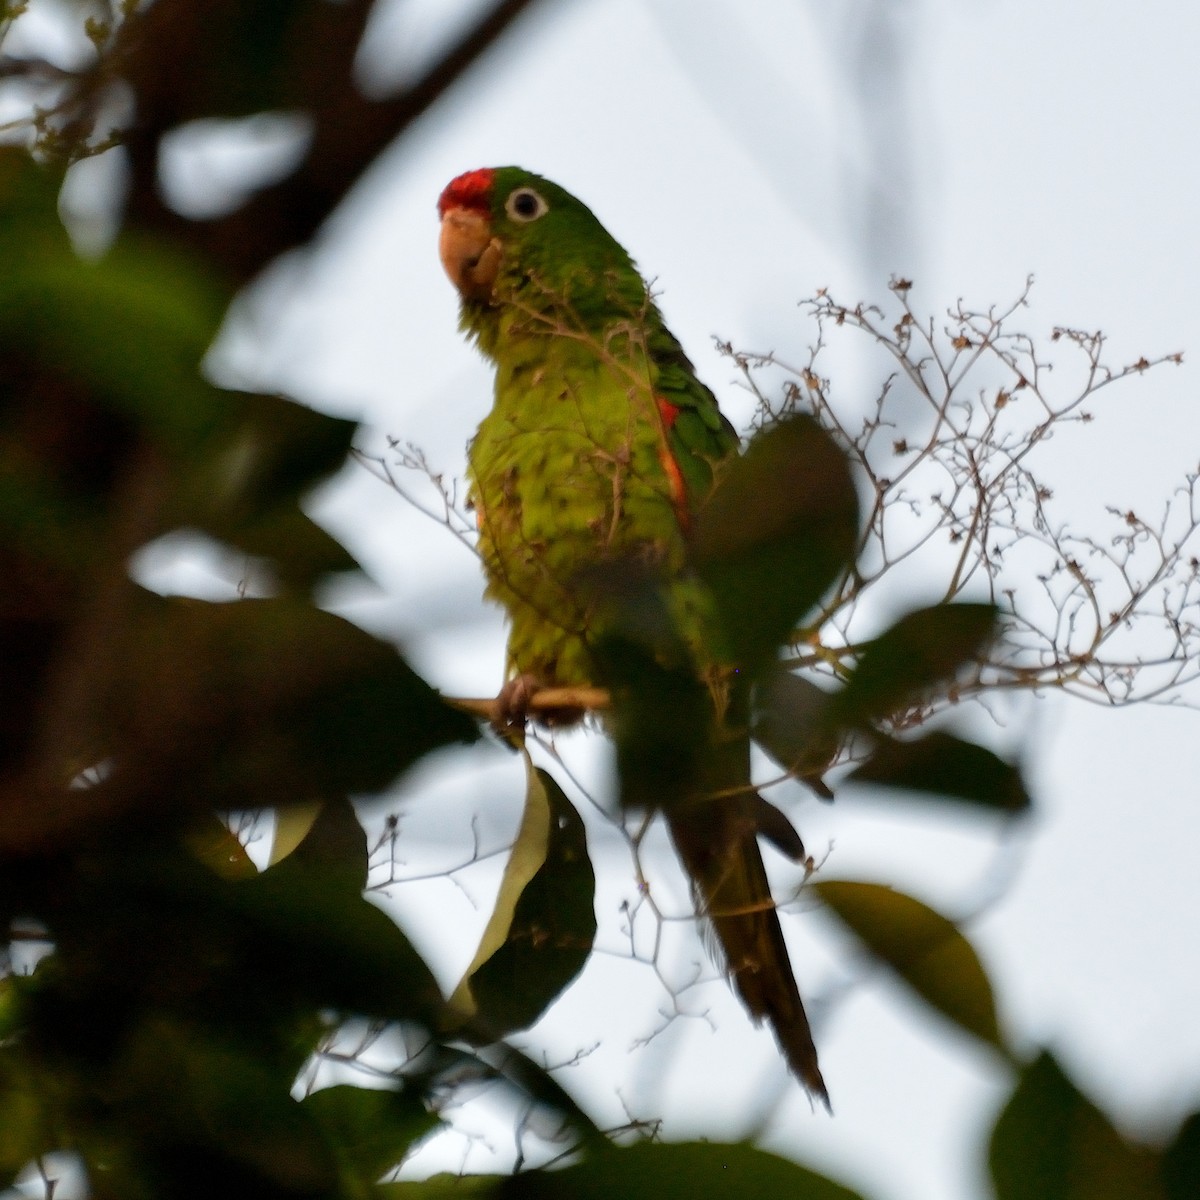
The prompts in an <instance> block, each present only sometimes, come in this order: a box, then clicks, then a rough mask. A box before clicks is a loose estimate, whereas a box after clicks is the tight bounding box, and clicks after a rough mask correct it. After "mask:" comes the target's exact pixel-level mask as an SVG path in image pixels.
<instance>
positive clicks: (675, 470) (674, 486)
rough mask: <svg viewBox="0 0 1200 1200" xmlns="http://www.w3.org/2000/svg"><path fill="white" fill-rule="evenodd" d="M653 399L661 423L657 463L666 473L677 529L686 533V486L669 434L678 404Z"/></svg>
mask: <svg viewBox="0 0 1200 1200" xmlns="http://www.w3.org/2000/svg"><path fill="white" fill-rule="evenodd" d="M654 399H655V400H657V401H658V411H659V415H660V416H661V417H662V423H663V440H662V446H661V448H660V449H659V452H658V461H659V462H660V463H662V469H663V470H664V471H665V472H666V476H667V487H668V488H669V489H670V491H671V504H672V506H673V507H674V509H675V516H676V519H677V520H678V521H679V528H680V529H682V530H683V531H684V532H685V533H686V532H687V531H688V529H689V528H690V526H691V523H692V514H691V510H690V509H689V508H688V495H687V484H685V483H684V481H683V472H682V471H681V470H680V469H679V463H678V462H677V461H676V458H675V455H674V454H672V453H671V445H670V433H671V430H672V429H673V428H674V427H675V421H676V419H677V418H678V416H679V412H680V409H679V405H678V404H672V403H671V402H670V400H666V399H664V398H663V397H662V396H655V397H654Z"/></svg>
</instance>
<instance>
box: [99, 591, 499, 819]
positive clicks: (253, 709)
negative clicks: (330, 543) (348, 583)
mask: <svg viewBox="0 0 1200 1200" xmlns="http://www.w3.org/2000/svg"><path fill="white" fill-rule="evenodd" d="M142 614H143V615H142V617H141V619H140V620H138V621H136V622H135V623H133V625H132V626H131V633H130V636H129V640H128V643H127V646H126V649H125V655H124V663H123V671H122V672H121V675H120V676H119V681H118V685H117V688H116V691H115V694H114V695H113V696H112V698H111V701H110V712H109V719H110V721H111V723H112V726H113V729H114V735H115V745H114V747H113V751H114V752H115V754H116V756H117V758H118V762H119V764H120V765H119V766H118V768H117V769H116V770H114V771H113V773H112V775H111V776H110V777H109V778H108V779H106V780H105V781H104V782H103V783H102V784H100V785H99V786H98V787H97V789H96V795H102V794H105V793H107V792H111V791H114V790H116V791H117V792H118V793H119V792H120V789H122V788H129V787H132V786H138V785H140V782H141V777H140V775H139V771H140V770H143V769H145V767H146V765H147V764H159V765H158V767H157V769H158V770H162V769H164V768H165V766H166V765H167V764H172V766H173V769H175V770H177V771H179V773H180V778H179V779H178V782H177V785H176V788H177V790H176V794H175V796H174V797H173V802H174V803H178V802H179V800H180V798H181V796H188V795H191V796H192V797H194V799H195V801H196V802H198V803H203V804H204V805H206V806H210V807H211V806H215V807H220V808H232V809H248V808H260V807H265V806H270V805H274V804H287V803H289V802H292V801H296V800H301V801H304V800H310V799H312V798H314V797H319V796H329V795H339V794H342V793H347V792H348V793H373V792H377V791H379V790H381V789H382V788H384V787H386V786H387V785H388V784H389V783H391V782H392V780H394V779H395V778H396V777H397V776H398V775H399V774H400V773H401V772H402V771H403V770H405V769H406V768H407V767H409V766H411V765H412V763H414V762H415V761H416V760H417V759H418V758H420V757H421V756H422V755H424V754H426V753H428V752H429V751H431V750H434V749H436V748H437V747H439V746H442V745H446V744H447V743H448V742H451V741H462V742H471V741H474V740H476V739H477V738H478V736H479V733H478V729H477V728H476V726H475V724H474V722H472V721H471V720H470V719H469V718H468V717H466V716H465V715H463V714H462V713H458V712H456V711H454V710H453V709H451V708H449V707H448V706H447V705H445V704H444V703H443V702H442V701H441V699H440V697H439V696H438V695H437V693H436V692H434V691H433V689H432V688H430V687H429V686H428V684H426V683H425V682H424V681H423V680H421V679H420V677H419V676H417V675H416V673H415V672H413V671H412V669H411V668H410V667H409V666H408V665H407V664H406V663H405V662H404V660H403V659H402V658H401V657H400V655H399V654H397V653H396V651H395V649H394V648H393V647H392V646H390V645H388V644H387V643H385V642H382V641H380V640H378V639H377V638H374V637H372V636H371V635H370V634H367V633H365V632H363V630H361V629H359V628H358V627H357V626H355V625H352V624H351V623H350V622H348V621H345V620H343V619H342V618H340V617H335V616H333V615H332V614H330V613H326V612H322V611H320V610H317V609H314V608H312V607H311V606H310V605H308V604H306V603H304V602H302V601H301V600H298V599H293V598H288V597H284V598H279V599H270V600H243V601H238V602H235V603H229V604H209V603H205V602H202V601H198V600H187V599H182V600H181V599H170V600H164V599H162V598H161V597H153V596H150V595H148V594H146V595H144V596H143V606H142Z"/></svg>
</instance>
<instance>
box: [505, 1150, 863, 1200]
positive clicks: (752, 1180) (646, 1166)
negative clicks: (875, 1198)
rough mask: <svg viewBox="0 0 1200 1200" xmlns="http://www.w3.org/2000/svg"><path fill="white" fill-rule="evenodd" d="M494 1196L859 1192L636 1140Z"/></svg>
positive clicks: (659, 1198) (839, 1195)
mask: <svg viewBox="0 0 1200 1200" xmlns="http://www.w3.org/2000/svg"><path fill="white" fill-rule="evenodd" d="M494 1194H495V1195H497V1196H498V1197H500V1198H501V1200H543V1198H545V1200H551V1198H553V1200H613V1197H620V1198H621V1200H697V1197H705V1198H706V1200H707V1198H709V1197H728V1198H729V1200H741V1198H742V1197H747V1198H749V1197H754V1198H756V1200H757V1198H760V1197H779V1198H781V1200H782V1198H786V1200H861V1197H860V1194H859V1193H857V1192H852V1191H850V1190H849V1189H848V1188H845V1187H842V1186H841V1185H840V1184H837V1183H834V1182H833V1181H832V1180H830V1179H827V1178H825V1177H824V1176H822V1175H818V1174H816V1173H815V1172H813V1171H809V1170H807V1169H805V1168H804V1167H801V1166H798V1165H797V1164H796V1163H792V1162H788V1161H787V1159H784V1158H780V1157H778V1156H777V1155H774V1154H768V1153H767V1152H766V1151H764V1150H758V1149H756V1148H755V1147H753V1146H747V1145H744V1144H737V1145H714V1144H712V1143H709V1142H679V1143H669V1144H662V1143H651V1142H640V1143H638V1144H636V1145H633V1146H629V1147H627V1148H624V1149H615V1150H611V1151H609V1152H607V1153H600V1154H594V1155H592V1156H591V1157H590V1158H588V1159H587V1161H585V1162H582V1163H579V1164H577V1165H575V1166H571V1167H566V1168H564V1169H562V1170H545V1171H526V1172H523V1173H522V1174H520V1175H514V1176H512V1177H511V1178H509V1179H506V1180H504V1181H502V1182H501V1183H500V1184H499V1186H498V1187H497V1188H496V1191H495V1193H494Z"/></svg>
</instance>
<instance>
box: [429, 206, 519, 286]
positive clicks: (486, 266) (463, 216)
mask: <svg viewBox="0 0 1200 1200" xmlns="http://www.w3.org/2000/svg"><path fill="white" fill-rule="evenodd" d="M502 249H503V248H502V246H501V244H500V239H499V238H494V237H492V227H491V225H490V224H489V223H488V220H487V218H486V217H484V216H482V215H481V214H479V213H477V212H471V211H470V210H468V209H465V208H451V209H448V210H447V212H446V215H445V216H444V217H443V218H442V232H441V236H440V237H439V239H438V253H439V254H440V255H441V258H442V266H443V267H444V268H445V269H446V274H447V275H449V276H450V282H451V283H452V284H454V286H455V287H456V288H458V290H459V293H460V295H461V296H462V297H463V299H464V300H490V299H491V296H492V285H493V284H494V283H495V282H496V275H497V274H498V273H499V270H500V255H501V253H502Z"/></svg>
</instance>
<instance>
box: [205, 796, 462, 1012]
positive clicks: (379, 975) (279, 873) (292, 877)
mask: <svg viewBox="0 0 1200 1200" xmlns="http://www.w3.org/2000/svg"><path fill="white" fill-rule="evenodd" d="M326 811H329V810H326ZM333 811H335V812H336V806H334V807H333ZM326 820H327V818H326V817H325V813H324V812H323V814H322V818H321V819H320V820H319V821H318V824H317V825H316V826H314V833H316V832H317V831H318V830H320V829H321V827H322V822H324V821H326ZM334 820H335V823H336V824H338V825H340V824H342V819H341V818H334ZM359 835H360V838H361V837H362V832H361V828H360V829H359ZM312 837H313V835H311V834H310V838H309V839H306V842H303V843H301V846H300V847H299V848H298V849H297V850H296V851H295V852H294V853H293V854H291V855H289V856H288V857H287V858H285V859H284V860H283V861H282V862H281V863H279V864H278V865H276V866H274V867H271V868H270V869H269V870H267V871H264V872H263V873H262V874H261V875H259V876H258V877H257V878H256V879H252V880H249V881H248V882H246V883H243V884H240V885H238V887H237V889H236V890H235V891H234V892H233V893H232V894H231V895H230V896H229V897H228V898H227V899H226V901H225V904H224V905H223V907H224V908H225V912H226V913H227V919H229V920H232V921H234V922H236V923H238V924H239V925H240V927H241V928H242V930H243V931H244V936H245V937H246V938H247V944H248V945H249V944H251V943H253V944H255V945H256V946H257V947H258V961H257V962H256V964H255V966H254V967H253V969H252V972H251V975H250V978H251V979H253V978H255V977H261V978H262V981H263V985H264V986H266V987H269V988H270V989H272V990H278V991H279V992H280V994H281V995H286V996H290V997H293V998H294V999H300V1000H302V1001H304V1002H305V1003H307V1004H312V1005H314V1006H316V1007H327V1008H333V1009H336V1010H338V1011H339V1012H344V1013H351V1014H358V1015H361V1016H367V1017H381V1018H384V1019H385V1020H418V1021H421V1022H423V1023H425V1024H432V1022H433V1021H434V1020H435V1019H436V1017H437V1014H438V1013H439V1012H440V1010H441V1006H442V998H441V993H440V991H439V990H438V987H437V984H436V983H435V981H434V979H433V976H432V974H431V973H430V971H429V968H428V967H427V966H426V965H425V962H424V960H423V959H422V958H421V957H420V955H418V954H417V952H416V950H414V949H413V947H412V944H411V943H410V942H409V940H408V938H407V937H405V935H404V933H403V932H402V931H401V929H400V928H399V926H398V925H396V923H395V922H394V921H393V920H392V919H391V918H390V917H388V916H387V915H386V914H385V913H384V912H382V911H381V910H380V909H378V908H376V907H375V905H373V904H371V903H370V902H369V901H368V900H367V899H365V898H364V897H363V896H362V894H361V892H360V891H359V888H358V882H357V876H358V875H359V874H360V870H359V867H358V866H357V865H356V862H355V855H354V854H352V853H351V848H350V847H348V846H343V845H342V842H343V840H344V833H343V834H342V835H340V836H338V837H337V838H336V848H333V852H332V853H331V847H330V846H328V845H319V846H317V847H316V848H315V852H314V859H315V861H314V859H310V858H307V857H306V855H305V852H304V851H305V847H306V845H307V844H308V843H309V842H310V841H311V840H312ZM317 840H318V841H321V840H322V839H320V838H318V839H317ZM355 852H356V854H357V855H361V859H362V860H365V857H366V843H365V838H363V839H362V841H361V842H360V844H359V846H358V847H356V848H355Z"/></svg>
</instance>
